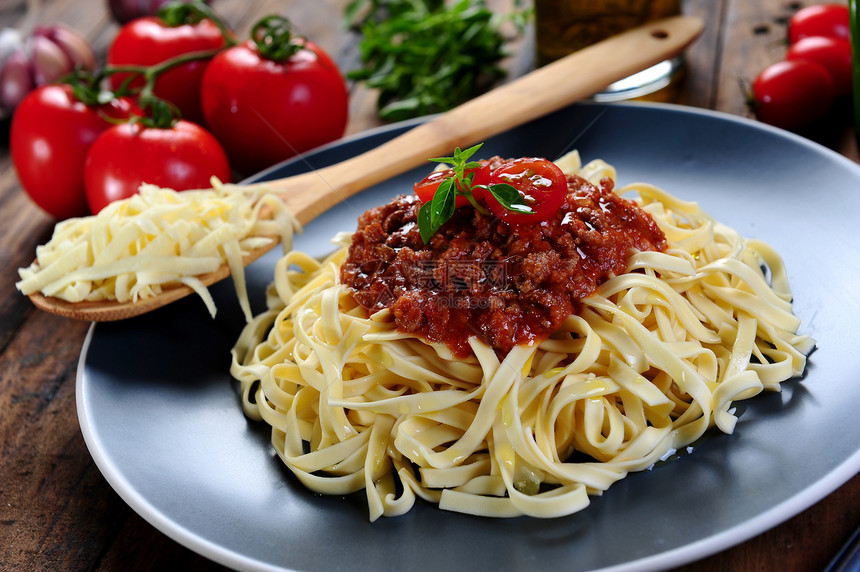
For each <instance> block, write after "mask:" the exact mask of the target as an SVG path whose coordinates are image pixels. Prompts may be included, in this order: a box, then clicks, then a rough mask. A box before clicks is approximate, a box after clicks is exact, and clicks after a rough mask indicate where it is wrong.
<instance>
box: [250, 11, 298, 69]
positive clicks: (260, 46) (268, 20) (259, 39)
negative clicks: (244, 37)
mask: <svg viewBox="0 0 860 572" xmlns="http://www.w3.org/2000/svg"><path fill="white" fill-rule="evenodd" d="M251 40H253V42H254V44H255V45H256V46H257V51H259V52H260V55H262V56H263V57H264V58H266V59H269V60H272V61H275V62H282V61H285V60H286V59H287V58H289V57H290V56H292V55H293V54H295V53H296V52H298V51H299V50H301V49H302V48H304V47H305V39H304V38H303V37H301V36H295V35H293V30H292V25H291V24H290V21H289V20H287V19H286V18H284V17H283V16H277V15H272V16H266V17H265V18H262V19H261V20H259V21H258V22H257V23H256V24H254V27H253V28H252V29H251Z"/></svg>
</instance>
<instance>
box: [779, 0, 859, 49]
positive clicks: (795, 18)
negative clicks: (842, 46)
mask: <svg viewBox="0 0 860 572" xmlns="http://www.w3.org/2000/svg"><path fill="white" fill-rule="evenodd" d="M848 21H849V17H848V6H845V5H843V4H819V5H816V6H808V7H806V8H801V9H800V10H798V11H797V12H795V13H794V15H792V17H791V19H789V21H788V41H789V43H790V44H793V43H795V42H797V41H799V40H801V39H803V38H810V37H813V36H827V37H829V38H842V39H843V40H849V39H850V38H851V31H850V30H851V28H850V25H849V23H848Z"/></svg>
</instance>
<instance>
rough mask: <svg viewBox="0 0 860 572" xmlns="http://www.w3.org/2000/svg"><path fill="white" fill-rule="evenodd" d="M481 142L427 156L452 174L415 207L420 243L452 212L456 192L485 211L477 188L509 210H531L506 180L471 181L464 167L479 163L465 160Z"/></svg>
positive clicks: (472, 174) (473, 178) (479, 146)
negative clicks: (445, 165) (446, 153)
mask: <svg viewBox="0 0 860 572" xmlns="http://www.w3.org/2000/svg"><path fill="white" fill-rule="evenodd" d="M481 146H483V143H478V144H477V145H475V146H474V147H469V148H468V149H466V150H464V151H461V150H460V148H459V147H457V148H456V149H454V155H453V156H452V157H434V158H432V159H430V160H431V161H434V162H436V163H446V164H448V165H450V167H451V169H452V170H453V172H454V176H453V177H449V178H447V179H445V180H444V181H442V183H441V184H440V185H439V187H438V188H437V189H436V192H435V193H433V199H432V200H429V201H427V202H426V203H424V204H423V205H421V209H420V210H419V211H418V230H419V232H420V233H421V240H423V241H424V244H427V243H428V242H430V238H431V237H432V236H433V235H434V234H436V231H438V230H439V229H440V228H442V225H444V224H445V223H446V222H448V221H449V220H450V219H451V217H452V216H454V208H455V206H456V200H457V197H458V196H461V197H465V198H466V200H468V201H469V203H470V204H471V205H472V206H473V207H475V209H476V210H478V211H480V212H482V213H484V214H488V213H487V210H486V209H485V208H484V207H483V206H482V205H481V204H480V203H478V200H477V199H476V198H475V191H476V190H478V189H483V190H485V191H487V192H489V193H490V195H492V196H493V198H494V199H495V200H496V201H498V203H499V204H500V205H502V207H504V208H505V209H507V210H509V211H514V212H518V213H523V214H531V213H533V212H534V211H533V210H532V209H531V207H530V206H528V205H527V204H525V202H524V201H523V197H522V195H521V194H520V192H519V191H518V190H517V189H516V188H514V187H513V186H512V185H509V184H507V183H496V184H492V185H475V184H474V180H475V174H474V173H468V174H467V173H466V170H467V169H476V168H478V167H480V166H481V163H479V162H477V161H469V158H470V157H471V156H472V155H474V154H475V152H476V151H477V150H478V149H480V148H481Z"/></svg>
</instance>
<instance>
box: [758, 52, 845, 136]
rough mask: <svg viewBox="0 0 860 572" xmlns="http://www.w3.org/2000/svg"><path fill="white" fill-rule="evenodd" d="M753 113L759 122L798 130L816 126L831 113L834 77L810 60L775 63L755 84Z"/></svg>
mask: <svg viewBox="0 0 860 572" xmlns="http://www.w3.org/2000/svg"><path fill="white" fill-rule="evenodd" d="M752 89H753V93H752V97H753V102H752V106H753V110H754V112H755V114H756V117H757V118H758V119H759V121H762V122H764V123H768V124H770V125H775V126H777V127H781V128H783V129H788V130H796V129H800V128H802V127H807V126H809V125H812V124H813V123H815V122H816V121H818V120H819V119H821V118H822V117H824V116H825V115H826V114H827V112H828V111H829V110H830V107H831V106H832V105H833V101H834V98H835V96H834V93H835V90H834V86H833V78H831V77H830V74H829V73H828V72H827V70H826V69H824V67H822V66H821V65H819V64H817V63H815V62H810V61H808V60H786V61H781V62H777V63H775V64H771V65H769V66H768V67H766V68H765V69H764V70H762V72H761V73H760V74H759V75H758V76H757V77H756V78H755V80H754V81H753V85H752Z"/></svg>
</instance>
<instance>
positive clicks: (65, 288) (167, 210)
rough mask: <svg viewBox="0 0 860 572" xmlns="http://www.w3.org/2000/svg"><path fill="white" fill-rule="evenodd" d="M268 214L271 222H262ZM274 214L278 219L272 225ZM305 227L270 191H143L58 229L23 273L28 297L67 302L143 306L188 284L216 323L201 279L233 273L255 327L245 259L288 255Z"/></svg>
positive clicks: (215, 185) (219, 187) (217, 185)
mask: <svg viewBox="0 0 860 572" xmlns="http://www.w3.org/2000/svg"><path fill="white" fill-rule="evenodd" d="M263 209H266V212H267V218H261V212H262V211H263ZM268 213H270V214H271V218H269V217H268ZM296 230H298V223H297V221H296V220H295V219H294V218H293V217H292V215H290V213H289V212H288V211H287V209H286V206H285V205H284V203H283V202H282V201H281V200H280V198H278V197H277V196H276V195H273V194H270V193H268V192H266V190H265V189H261V188H253V187H243V186H238V185H225V184H222V183H221V182H220V181H218V180H217V179H214V178H213V179H212V189H205V190H189V191H182V192H177V191H174V190H172V189H165V188H160V187H157V186H154V185H147V184H145V185H142V186H141V188H140V193H139V194H137V195H134V196H132V197H129V198H127V199H124V200H120V201H116V202H114V203H111V204H110V205H108V206H107V207H105V208H104V209H102V211H101V212H99V213H98V214H97V215H94V216H88V217H81V218H74V219H68V220H65V221H62V222H60V223H58V224H57V226H56V227H55V229H54V234H53V236H52V237H51V240H50V241H49V242H48V243H47V244H45V245H42V246H39V247H37V248H36V260H35V262H33V264H31V265H30V266H29V267H27V268H21V269H19V270H18V273H19V275H20V277H21V280H20V281H19V282H17V283H16V284H15V286H16V287H17V288H18V290H20V291H21V292H22V293H23V294H25V295H30V294H32V293H35V292H41V293H42V294H44V295H45V296H52V297H55V298H59V299H61V300H65V301H67V302H73V303H75V302H87V301H89V302H98V301H106V300H116V301H117V302H137V301H138V300H140V299H145V298H150V297H152V296H157V295H158V294H160V293H161V292H162V291H163V290H164V289H166V288H171V287H176V286H178V285H180V284H184V285H186V286H188V287H190V288H192V289H193V290H194V291H195V292H196V293H197V294H198V295H199V296H200V297H201V298H202V299H203V301H204V303H205V304H206V307H207V308H208V310H209V313H210V314H211V315H212V316H213V317H214V315H215V312H216V308H215V302H214V300H213V299H212V296H211V294H210V293H209V291H208V290H207V288H206V286H205V285H204V284H203V282H201V280H200V279H199V278H198V276H200V275H203V274H207V273H209V272H213V271H215V270H217V269H218V267H220V266H221V265H222V264H224V263H225V262H226V263H227V264H228V265H229V266H230V271H231V273H232V275H233V281H234V284H235V286H236V292H237V295H238V297H239V302H240V304H241V306H242V310H243V312H244V313H245V317H246V319H247V320H249V321H250V320H251V318H252V315H251V310H250V304H249V302H248V295H247V291H246V288H245V280H244V264H243V262H242V256H243V254H246V253H248V252H249V251H251V250H253V249H255V248H259V247H262V246H266V245H267V244H271V243H272V241H273V239H272V238H271V237H272V236H280V237H281V240H282V244H283V247H284V249H285V251H286V249H288V248H289V247H290V245H291V243H292V236H293V233H294V232H295V231H296Z"/></svg>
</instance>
